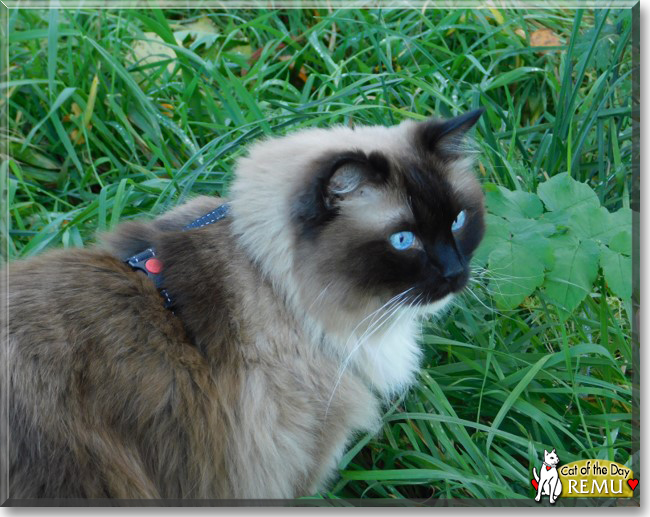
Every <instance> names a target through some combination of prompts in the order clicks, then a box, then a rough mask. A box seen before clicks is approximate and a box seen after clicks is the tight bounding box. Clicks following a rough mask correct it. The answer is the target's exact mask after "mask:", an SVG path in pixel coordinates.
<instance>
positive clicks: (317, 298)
mask: <svg viewBox="0 0 650 517" xmlns="http://www.w3.org/2000/svg"><path fill="white" fill-rule="evenodd" d="M333 283H334V280H332V281H331V282H330V283H328V284H327V285H326V286H325V288H324V289H323V290H322V291H321V292H320V294H319V295H318V296H317V297H316V298H314V301H313V302H311V304H310V305H309V307H308V308H307V310H306V311H305V312H306V313H307V314H311V309H312V307H313V306H314V305H316V303H317V302H318V301H319V300H320V299H321V298H322V297H323V296H324V295H325V293H326V292H327V290H328V289H329V288H330V287H332V284H333Z"/></svg>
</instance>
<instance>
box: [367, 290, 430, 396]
mask: <svg viewBox="0 0 650 517" xmlns="http://www.w3.org/2000/svg"><path fill="white" fill-rule="evenodd" d="M421 298H422V293H420V294H418V295H417V296H416V297H415V299H414V300H412V301H408V300H403V302H402V304H401V305H400V308H403V307H404V306H407V309H415V310H416V311H417V302H418V301H419V300H420V299H421ZM408 314H409V311H408V310H405V311H401V312H399V314H398V316H397V318H396V319H395V321H394V322H393V323H392V324H391V326H390V327H389V328H388V329H386V334H390V331H391V330H392V329H393V328H395V327H396V326H397V324H398V323H399V322H400V320H402V319H403V318H404V317H405V316H406V315H408ZM411 316H413V317H418V314H417V312H415V313H411ZM421 328H422V327H420V329H421ZM421 333H422V332H421V330H420V334H421ZM368 338H370V336H368ZM384 343H385V341H380V343H379V345H378V346H377V347H376V348H375V353H374V355H373V357H372V361H371V362H372V375H371V376H370V382H371V383H372V386H373V388H374V387H376V386H375V382H374V380H373V379H374V377H375V375H374V374H375V371H376V369H377V357H378V356H379V352H381V351H382V349H383V346H384Z"/></svg>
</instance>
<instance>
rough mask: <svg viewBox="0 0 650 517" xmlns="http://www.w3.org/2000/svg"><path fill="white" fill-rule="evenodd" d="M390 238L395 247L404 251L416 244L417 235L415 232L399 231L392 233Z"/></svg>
mask: <svg viewBox="0 0 650 517" xmlns="http://www.w3.org/2000/svg"><path fill="white" fill-rule="evenodd" d="M388 240H389V241H390V243H391V244H392V246H393V248H395V249H396V250H399V251H404V250H407V249H409V248H411V247H412V246H413V245H414V244H415V235H413V232H397V233H394V234H393V235H391V236H390V237H389V238H388Z"/></svg>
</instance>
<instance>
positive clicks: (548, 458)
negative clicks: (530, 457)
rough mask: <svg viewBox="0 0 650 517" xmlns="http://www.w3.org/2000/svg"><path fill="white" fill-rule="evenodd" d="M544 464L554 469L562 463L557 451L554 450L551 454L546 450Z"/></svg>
mask: <svg viewBox="0 0 650 517" xmlns="http://www.w3.org/2000/svg"><path fill="white" fill-rule="evenodd" d="M544 463H546V464H547V465H550V466H551V467H554V466H556V465H557V464H558V463H560V458H558V456H557V453H556V452H555V449H553V450H552V451H551V452H548V451H547V450H546V449H544Z"/></svg>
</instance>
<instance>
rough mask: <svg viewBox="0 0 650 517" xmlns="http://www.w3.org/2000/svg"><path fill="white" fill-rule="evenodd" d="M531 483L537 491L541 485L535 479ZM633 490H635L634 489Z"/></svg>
mask: <svg viewBox="0 0 650 517" xmlns="http://www.w3.org/2000/svg"><path fill="white" fill-rule="evenodd" d="M530 482H531V483H532V484H533V487H534V488H535V490H537V487H538V486H539V483H538V482H537V481H535V480H534V479H531V480H530ZM628 483H629V481H628ZM637 483H638V481H637ZM634 486H636V485H634ZM632 490H634V489H632Z"/></svg>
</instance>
